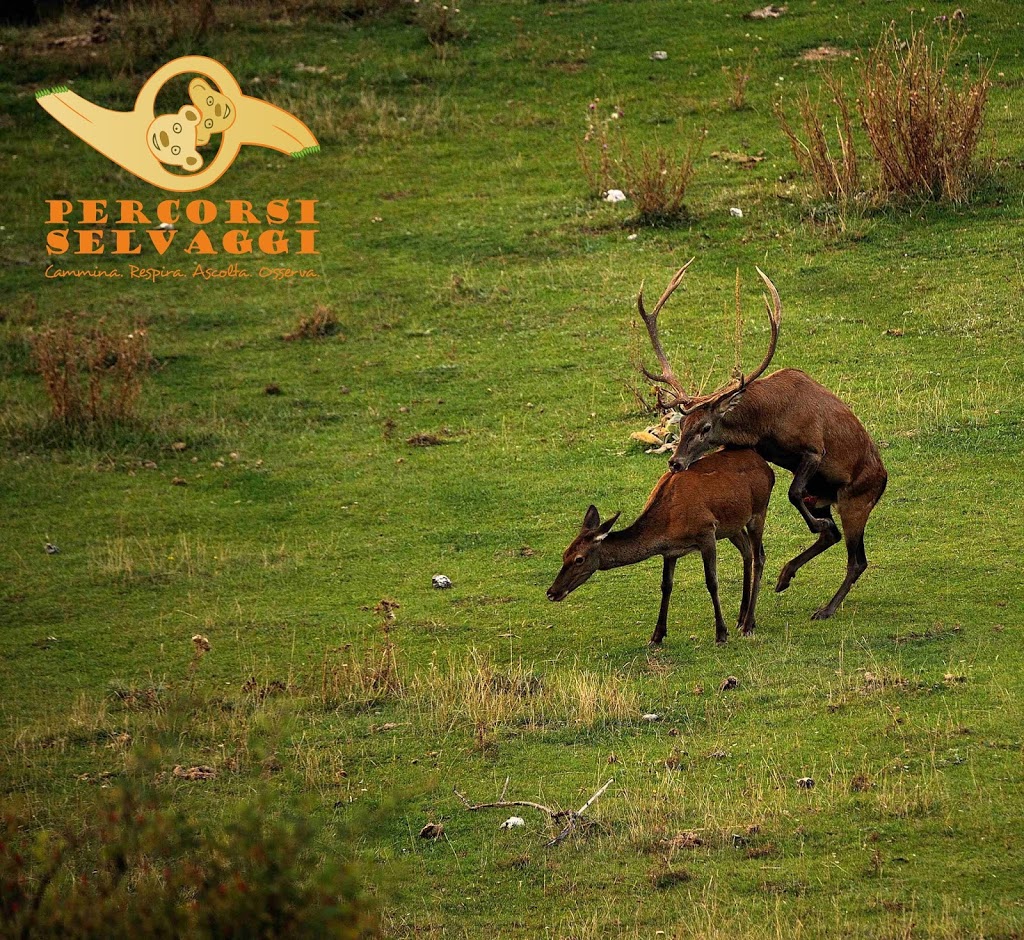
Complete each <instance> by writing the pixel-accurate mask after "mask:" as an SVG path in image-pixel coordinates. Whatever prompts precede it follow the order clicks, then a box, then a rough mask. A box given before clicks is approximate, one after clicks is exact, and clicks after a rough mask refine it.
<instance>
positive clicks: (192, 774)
mask: <svg viewBox="0 0 1024 940" xmlns="http://www.w3.org/2000/svg"><path fill="white" fill-rule="evenodd" d="M171 773H172V774H173V775H174V776H175V777H178V778H179V779H181V780H212V779H213V778H214V777H216V776H217V771H216V770H214V769H213V768H212V767H207V766H206V765H205V764H200V765H199V766H197V767H188V768H185V767H182V766H181V764H176V765H175V767H174V770H172V771H171Z"/></svg>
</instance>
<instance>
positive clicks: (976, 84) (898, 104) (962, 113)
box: [858, 26, 992, 203]
mask: <svg viewBox="0 0 1024 940" xmlns="http://www.w3.org/2000/svg"><path fill="white" fill-rule="evenodd" d="M962 43H963V36H962V34H960V33H958V32H956V31H955V30H949V31H945V32H943V33H941V34H940V35H939V37H938V38H937V39H936V40H935V41H934V42H931V43H930V42H929V41H928V39H927V36H926V33H925V30H924V29H920V30H918V31H917V32H915V33H914V34H913V35H912V36H911V37H910V39H909V41H905V40H902V39H901V38H900V37H899V35H898V33H897V32H896V29H895V27H894V26H890V27H889V28H888V29H887V30H886V31H885V32H884V33H883V34H882V36H881V38H880V39H879V41H878V44H877V45H876V46H875V48H874V49H873V50H872V52H871V54H870V55H869V56H868V57H867V59H866V61H865V62H864V65H863V66H862V68H861V73H860V81H861V94H860V98H859V100H858V106H859V109H860V114H861V119H862V120H863V122H864V128H865V130H866V131H867V135H868V139H869V141H870V142H871V149H872V151H873V152H874V155H875V159H876V160H877V162H878V171H879V187H880V189H881V190H882V192H883V193H885V194H888V195H896V196H903V197H912V198H925V199H948V200H950V201H952V202H957V203H960V202H964V201H966V200H967V199H969V198H970V196H971V193H972V192H973V190H974V188H975V186H976V184H977V181H978V179H979V177H980V176H982V175H984V173H985V172H986V171H987V169H988V166H987V161H986V160H984V159H979V158H978V146H979V144H980V142H981V133H982V128H983V126H984V118H985V106H986V104H987V102H988V93H989V89H990V88H991V87H992V82H991V80H990V78H989V73H990V69H989V67H988V66H983V67H981V69H980V71H979V73H978V74H977V76H972V74H971V70H970V69H969V68H967V67H966V66H965V67H964V70H963V72H962V74H960V75H959V76H958V75H957V69H956V67H955V65H954V60H955V59H956V57H957V54H958V53H959V50H960V47H961V45H962Z"/></svg>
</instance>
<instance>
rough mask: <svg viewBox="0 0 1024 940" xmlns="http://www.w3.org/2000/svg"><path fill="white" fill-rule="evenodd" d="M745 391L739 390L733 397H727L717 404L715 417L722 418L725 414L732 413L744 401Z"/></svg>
mask: <svg viewBox="0 0 1024 940" xmlns="http://www.w3.org/2000/svg"><path fill="white" fill-rule="evenodd" d="M744 391H745V389H742V388H741V389H739V390H737V391H735V392H733V393H732V394H731V395H727V396H726V397H725V398H723V399H722V400H721V401H718V402H716V403H715V415H716V416H717V417H721V416H722V415H724V414H727V413H728V412H730V411H732V410H733V408H735V407H736V406H737V405H738V404H739V403H740V402H741V401H742V400H743V392H744Z"/></svg>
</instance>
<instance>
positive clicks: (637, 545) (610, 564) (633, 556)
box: [598, 516, 658, 571]
mask: <svg viewBox="0 0 1024 940" xmlns="http://www.w3.org/2000/svg"><path fill="white" fill-rule="evenodd" d="M645 522H646V519H645V516H641V517H640V518H639V519H637V520H636V522H634V523H633V524H632V525H631V526H627V527H626V528H625V529H620V530H619V531H618V532H610V533H609V534H608V536H607V538H605V540H604V541H603V542H602V543H601V553H600V555H599V556H598V557H599V559H600V563H599V565H598V567H599V569H600V570H601V571H605V570H607V569H608V568H621V567H622V566H623V565H635V564H636V563H637V562H640V561H643V560H644V559H646V558H650V557H651V556H652V555H656V554H658V551H657V545H656V542H655V540H654V539H653V538H652V537H651V533H650V532H648V531H647V526H646V525H645Z"/></svg>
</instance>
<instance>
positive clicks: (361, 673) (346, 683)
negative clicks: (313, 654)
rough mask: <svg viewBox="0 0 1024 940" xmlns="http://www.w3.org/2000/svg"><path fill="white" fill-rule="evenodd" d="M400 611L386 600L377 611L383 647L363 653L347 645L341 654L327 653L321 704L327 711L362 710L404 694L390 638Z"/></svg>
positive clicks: (371, 647) (378, 645)
mask: <svg viewBox="0 0 1024 940" xmlns="http://www.w3.org/2000/svg"><path fill="white" fill-rule="evenodd" d="M398 607H399V604H398V602H397V601H392V600H388V599H387V598H385V599H384V600H382V601H381V602H380V603H379V604H377V606H376V607H375V608H374V610H375V611H376V612H377V613H378V614H379V615H380V617H381V624H380V630H381V634H382V636H383V640H382V641H381V642H380V643H368V644H366V645H365V646H364V648H362V649H356V648H355V647H353V646H352V645H351V644H346V645H345V646H344V647H342V648H341V649H340V650H328V651H327V652H325V653H324V661H323V666H322V669H321V676H320V700H321V703H322V704H323V706H324V707H325V708H340V707H344V706H360V707H363V706H367V705H372V704H374V703H376V702H380V701H383V700H385V699H395V698H401V696H402V695H403V694H404V692H405V683H404V682H403V681H402V676H401V673H400V671H399V668H398V655H397V647H396V646H395V641H394V639H393V638H392V636H391V627H392V624H393V623H394V622H395V613H394V612H395V610H396V609H397V608H398Z"/></svg>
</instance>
